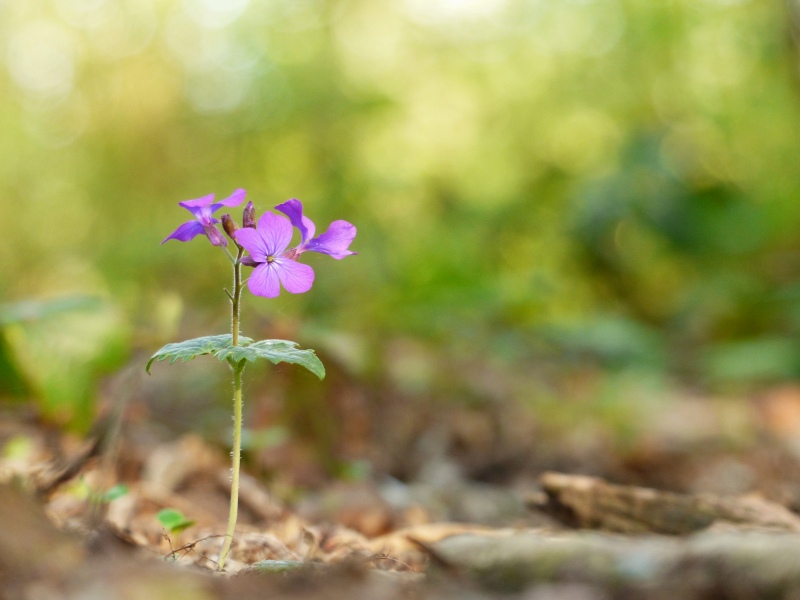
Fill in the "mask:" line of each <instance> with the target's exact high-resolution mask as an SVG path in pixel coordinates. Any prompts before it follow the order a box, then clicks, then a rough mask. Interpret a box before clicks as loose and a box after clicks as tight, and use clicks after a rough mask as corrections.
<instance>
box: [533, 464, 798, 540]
mask: <svg viewBox="0 0 800 600" xmlns="http://www.w3.org/2000/svg"><path fill="white" fill-rule="evenodd" d="M539 482H540V485H541V487H542V489H543V491H544V497H542V496H537V497H534V498H532V504H533V505H535V506H536V507H537V508H539V509H541V510H543V511H545V512H547V513H549V514H551V515H553V516H555V517H556V518H558V519H560V520H561V521H563V522H564V523H566V524H568V525H570V526H572V527H577V528H591V529H604V530H606V531H616V532H619V533H662V534H672V535H679V534H687V533H692V532H695V531H699V530H701V529H705V528H707V527H709V526H711V525H712V524H714V523H729V524H735V525H736V526H738V527H741V528H750V529H753V528H755V529H765V530H775V531H791V532H800V516H798V515H796V514H795V513H793V512H791V511H790V510H788V509H787V508H786V507H784V506H781V505H780V504H776V503H774V502H770V501H767V500H764V499H763V498H760V497H757V496H744V497H726V496H717V495H714V494H676V493H673V492H664V491H660V490H655V489H651V488H643V487H635V486H621V485H614V484H610V483H607V482H606V481H604V480H602V479H598V478H594V477H586V476H582V475H565V474H562V473H545V474H544V475H542V476H541V478H540V479H539Z"/></svg>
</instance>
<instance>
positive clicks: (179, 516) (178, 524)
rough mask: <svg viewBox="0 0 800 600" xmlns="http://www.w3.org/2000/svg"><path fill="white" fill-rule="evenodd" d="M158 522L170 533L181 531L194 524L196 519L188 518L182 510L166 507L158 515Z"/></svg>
mask: <svg viewBox="0 0 800 600" xmlns="http://www.w3.org/2000/svg"><path fill="white" fill-rule="evenodd" d="M156 518H157V519H158V522H159V523H161V525H162V526H163V527H164V529H166V530H167V531H169V532H170V533H180V532H181V531H183V530H184V529H186V528H187V527H191V526H192V525H194V521H192V520H191V519H187V518H186V517H185V516H184V515H183V513H182V512H181V511H179V510H178V509H176V508H164V509H161V510H160V511H158V515H156Z"/></svg>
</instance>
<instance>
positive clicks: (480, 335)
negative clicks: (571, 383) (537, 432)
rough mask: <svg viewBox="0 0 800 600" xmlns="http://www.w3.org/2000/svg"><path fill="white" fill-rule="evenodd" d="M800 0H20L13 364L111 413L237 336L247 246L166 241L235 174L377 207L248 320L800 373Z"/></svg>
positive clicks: (255, 302)
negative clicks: (167, 358) (189, 342)
mask: <svg viewBox="0 0 800 600" xmlns="http://www.w3.org/2000/svg"><path fill="white" fill-rule="evenodd" d="M796 5H797V3H795V2H788V3H780V2H756V1H753V0H749V1H748V0H665V1H661V2H652V1H649V0H560V1H558V2H556V1H552V0H461V1H459V0H398V1H396V2H388V1H383V0H270V1H269V2H259V1H256V0H113V1H112V0H49V1H45V0H25V1H22V0H0V41H2V45H0V62H2V66H1V67H0V130H2V135H0V198H2V204H3V212H2V214H3V217H4V219H3V228H2V231H3V240H2V243H0V264H2V270H0V303H3V308H2V327H3V340H2V346H0V367H2V369H0V388H2V390H3V393H5V395H7V396H14V395H16V396H21V397H29V396H31V395H33V396H36V397H38V398H40V399H42V398H44V400H43V405H44V406H45V407H47V408H46V410H47V411H48V412H49V413H50V414H51V415H52V416H54V417H55V418H56V419H61V420H62V421H69V420H71V419H76V418H77V419H78V420H79V421H81V422H83V423H84V425H85V424H86V423H88V422H89V421H90V420H91V415H92V412H93V409H92V397H93V395H94V394H95V389H96V388H95V385H96V381H97V379H98V377H99V376H101V375H102V374H104V373H110V372H113V371H115V370H116V369H119V368H121V366H122V365H124V364H125V363H126V361H131V362H132V363H133V364H135V365H138V364H139V362H141V363H142V365H143V363H144V360H145V359H146V356H148V355H149V354H150V353H152V352H153V351H154V350H155V349H157V348H158V347H159V346H160V345H162V344H164V343H166V342H169V341H176V340H179V339H185V338H188V337H193V336H196V335H207V334H216V333H223V332H225V330H226V328H227V327H228V319H229V315H228V312H227V311H228V307H227V302H226V299H225V296H224V294H223V292H222V288H223V287H224V286H226V285H228V283H229V282H228V279H229V273H228V268H229V267H228V263H227V261H226V259H225V257H224V256H223V255H222V253H221V252H219V251H218V250H216V249H215V248H212V247H211V246H210V245H209V244H208V243H206V242H205V240H203V239H198V240H196V241H194V242H193V243H189V244H181V243H178V242H170V243H168V244H167V245H165V246H160V245H159V243H160V241H161V240H162V239H163V238H164V237H165V236H166V235H168V234H169V233H170V232H172V231H173V230H174V229H175V227H177V226H178V225H179V224H180V223H182V222H184V221H185V220H187V217H188V213H186V212H185V211H184V210H182V209H180V208H179V207H178V206H177V202H179V201H181V200H186V199H190V198H197V197H200V196H203V195H205V194H208V193H211V192H214V193H216V194H217V196H218V197H219V198H221V197H225V196H227V195H229V194H230V193H231V192H232V191H233V190H234V189H235V188H237V187H244V188H245V189H247V191H248V198H249V199H251V200H252V201H253V202H254V203H255V205H256V208H257V210H258V212H259V213H261V212H262V211H264V210H267V209H270V208H272V207H273V206H274V205H276V204H278V203H280V202H283V201H284V200H286V199H288V198H291V197H296V198H299V199H301V200H302V201H303V202H304V205H305V207H306V211H307V214H308V215H309V216H310V217H311V218H312V219H314V220H315V222H316V223H317V227H318V230H320V231H321V230H322V229H323V228H324V227H326V226H327V223H328V222H330V221H331V220H334V219H346V220H349V221H351V222H353V223H354V224H356V225H357V227H358V236H357V238H356V240H355V242H354V243H353V245H352V249H354V250H356V251H358V252H359V255H358V256H357V257H351V258H348V259H347V260H343V261H341V262H337V261H332V260H330V259H329V258H328V257H326V256H309V255H305V256H307V257H308V260H307V262H309V263H310V264H312V266H313V267H314V268H315V270H316V272H317V279H316V283H315V285H314V288H313V290H312V291H311V292H310V293H308V294H305V295H300V296H292V295H289V294H286V293H284V294H282V295H281V296H280V297H279V298H278V299H276V300H265V299H260V298H254V297H252V296H250V295H248V296H247V299H246V304H245V307H244V311H245V312H244V326H243V330H244V332H245V333H246V334H247V335H249V336H251V337H255V338H260V337H265V336H266V335H276V332H277V337H289V336H293V337H294V338H296V339H298V341H301V342H302V343H303V345H305V346H312V347H316V348H320V349H321V352H323V353H326V356H328V357H332V358H333V360H334V361H339V362H340V363H341V364H342V365H344V367H343V368H345V370H347V371H348V372H349V373H351V374H353V375H354V376H355V377H357V378H365V379H370V378H372V380H373V381H378V380H380V381H383V379H380V378H381V377H384V376H386V377H388V378H389V380H391V381H393V382H394V384H396V385H397V386H399V387H400V388H402V389H405V390H410V391H411V392H419V391H423V392H424V391H426V390H430V389H432V388H435V387H436V386H437V385H439V384H441V383H442V382H441V379H442V378H443V377H446V378H448V379H449V381H448V382H445V383H444V384H442V385H446V384H452V385H453V387H455V388H458V387H459V385H460V384H459V383H458V381H455V382H454V381H453V380H457V379H458V378H459V377H460V376H461V375H459V373H461V374H462V375H464V373H467V374H466V375H464V377H468V376H469V377H471V376H472V375H474V373H475V372H474V369H472V368H471V367H470V365H475V364H483V365H487V364H488V365H493V366H496V367H497V369H499V371H497V372H500V373H505V374H506V375H505V376H507V377H509V378H511V377H521V378H522V380H525V378H526V377H528V378H529V381H528V382H527V383H526V384H524V385H521V386H518V387H516V388H514V389H515V390H517V391H516V392H515V393H518V394H519V395H521V396H526V395H528V396H535V395H536V394H537V390H539V391H541V389H540V388H541V385H540V384H534V383H531V382H532V381H539V382H541V381H542V377H553V378H555V379H558V377H559V374H565V375H564V376H565V377H570V376H571V375H570V374H574V373H575V370H576V369H578V370H580V369H598V370H599V371H600V372H601V373H610V374H614V373H620V372H625V373H630V372H635V373H647V374H655V375H656V376H657V377H668V378H670V380H675V381H679V382H687V383H689V384H691V385H698V386H705V388H707V389H714V390H716V389H723V390H729V389H740V388H741V386H745V387H748V386H761V385H767V384H770V383H772V382H777V381H785V380H791V379H794V378H797V377H798V376H800V348H798V335H797V334H798V329H800V281H799V280H798V274H800V237H798V229H800V227H799V226H800V202H798V201H797V199H798V196H799V194H798V192H800V178H798V176H797V166H798V155H799V153H800V152H799V151H800V87H799V86H798V84H799V83H800V79H799V78H798V57H797V54H796V47H795V43H794V42H795V37H796V35H797V30H796V28H795V26H794V22H793V11H794V10H795V9H796V8H797V6H796ZM220 214H221V213H220ZM234 216H235V218H236V219H237V220H239V219H240V214H239V212H238V209H237V210H236V211H235V213H234ZM304 259H305V257H304ZM98 299H99V300H98ZM44 357H46V358H44ZM37 364H38V365H40V366H38V367H37V366H36V365H37ZM442 364H447V365H450V367H452V365H454V364H455V365H456V366H457V367H452V368H445V367H441V365H442ZM162 373H163V371H162ZM387 374H388V375H387ZM515 381H517V380H516V379H515ZM525 385H529V386H530V387H528V388H526V387H525ZM537 386H539V387H537ZM65 398H66V399H69V400H65ZM65 406H67V408H64V407H65ZM75 406H79V407H82V408H79V409H75ZM76 415H77V416H76Z"/></svg>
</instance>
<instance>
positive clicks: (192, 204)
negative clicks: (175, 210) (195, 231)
mask: <svg viewBox="0 0 800 600" xmlns="http://www.w3.org/2000/svg"><path fill="white" fill-rule="evenodd" d="M212 204H214V194H209V195H208V196H203V197H202V198H197V199H196V200H184V201H183V202H178V206H182V207H183V208H186V209H189V210H191V209H193V208H198V207H200V206H211V205H212Z"/></svg>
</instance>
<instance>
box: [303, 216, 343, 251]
mask: <svg viewBox="0 0 800 600" xmlns="http://www.w3.org/2000/svg"><path fill="white" fill-rule="evenodd" d="M355 237H356V227H355V225H353V224H352V223H348V222H347V221H334V222H333V223H331V225H330V227H328V231H326V232H325V233H323V234H322V235H321V236H319V237H316V238H314V239H313V240H311V241H310V242H308V244H306V246H305V250H311V251H313V252H321V253H322V254H328V255H330V256H332V257H333V258H335V259H337V260H339V259H342V258H344V257H345V256H350V255H351V254H356V252H353V251H351V250H348V249H347V248H348V247H349V246H350V243H351V242H352V241H353V238H355Z"/></svg>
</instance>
